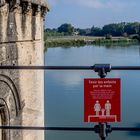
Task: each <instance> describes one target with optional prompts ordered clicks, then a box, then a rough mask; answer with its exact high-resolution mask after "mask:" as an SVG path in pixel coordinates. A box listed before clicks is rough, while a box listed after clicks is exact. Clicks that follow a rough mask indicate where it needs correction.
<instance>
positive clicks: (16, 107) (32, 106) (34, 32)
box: [0, 0, 48, 140]
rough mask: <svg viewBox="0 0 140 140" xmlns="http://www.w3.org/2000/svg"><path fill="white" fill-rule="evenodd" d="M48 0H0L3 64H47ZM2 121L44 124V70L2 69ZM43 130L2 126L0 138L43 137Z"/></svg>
mask: <svg viewBox="0 0 140 140" xmlns="http://www.w3.org/2000/svg"><path fill="white" fill-rule="evenodd" d="M46 11H48V7H47V4H46V2H45V0H0V65H25V66H31V65H34V66H36V65H37V66H39V65H44V52H43V51H44V47H43V46H44V43H43V20H44V15H45V12H46ZM0 125H8V126H12V125H22V126H44V72H43V71H41V70H40V71H39V70H38V71H37V70H0ZM43 139H44V132H43V131H26V130H24V131H20V130H0V140H43Z"/></svg>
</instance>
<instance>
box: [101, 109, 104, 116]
mask: <svg viewBox="0 0 140 140" xmlns="http://www.w3.org/2000/svg"><path fill="white" fill-rule="evenodd" d="M101 111H102V116H105V109H104V108H102V109H101Z"/></svg>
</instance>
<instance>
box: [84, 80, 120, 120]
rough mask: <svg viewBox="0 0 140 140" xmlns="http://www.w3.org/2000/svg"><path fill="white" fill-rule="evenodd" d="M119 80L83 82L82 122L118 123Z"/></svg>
mask: <svg viewBox="0 0 140 140" xmlns="http://www.w3.org/2000/svg"><path fill="white" fill-rule="evenodd" d="M120 112H121V109H120V79H119V78H105V79H99V78H98V79H97V78H96V79H85V80H84V121H85V122H120V119H121V118H120Z"/></svg>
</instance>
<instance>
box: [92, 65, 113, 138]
mask: <svg viewBox="0 0 140 140" xmlns="http://www.w3.org/2000/svg"><path fill="white" fill-rule="evenodd" d="M94 71H95V72H98V76H100V78H105V77H106V76H107V72H110V71H111V65H110V64H95V65H94ZM95 132H96V133H98V134H99V136H100V139H101V140H105V139H106V137H107V134H108V133H110V132H111V127H110V126H109V125H107V123H106V122H103V123H101V122H99V124H98V125H96V126H95Z"/></svg>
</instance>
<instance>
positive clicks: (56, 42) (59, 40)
mask: <svg viewBox="0 0 140 140" xmlns="http://www.w3.org/2000/svg"><path fill="white" fill-rule="evenodd" d="M116 43H138V41H137V40H135V39H130V38H126V37H112V38H111V39H106V38H105V37H90V36H63V37H48V38H47V39H46V40H45V46H46V47H56V46H64V47H68V46H84V45H103V44H105V45H106V44H116Z"/></svg>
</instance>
